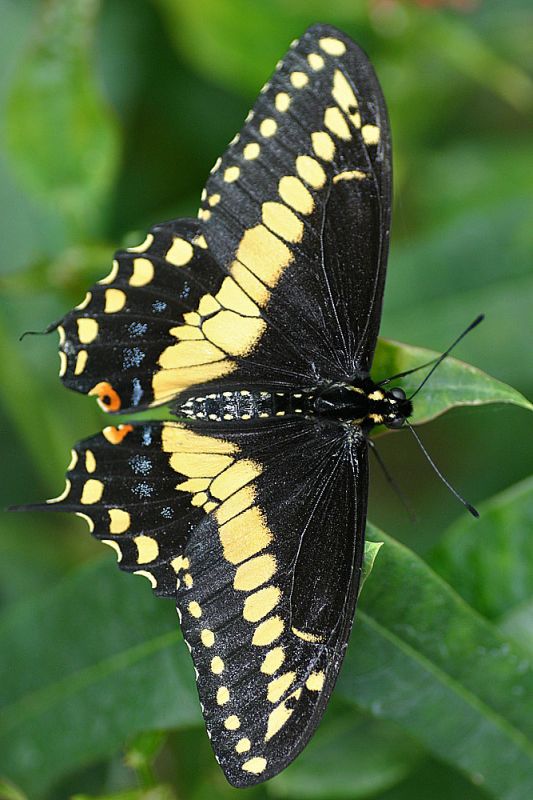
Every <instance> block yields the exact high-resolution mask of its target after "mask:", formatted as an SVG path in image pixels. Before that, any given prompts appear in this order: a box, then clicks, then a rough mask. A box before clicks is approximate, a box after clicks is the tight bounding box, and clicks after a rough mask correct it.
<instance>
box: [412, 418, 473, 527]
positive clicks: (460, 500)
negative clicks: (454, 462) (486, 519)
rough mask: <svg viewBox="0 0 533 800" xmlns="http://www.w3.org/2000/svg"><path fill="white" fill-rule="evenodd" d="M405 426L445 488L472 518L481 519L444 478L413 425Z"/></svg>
mask: <svg viewBox="0 0 533 800" xmlns="http://www.w3.org/2000/svg"><path fill="white" fill-rule="evenodd" d="M405 424H406V425H407V427H408V428H409V430H410V431H411V433H412V434H413V436H414V437H415V439H416V441H417V442H418V446H419V447H420V449H421V450H422V452H423V453H424V455H425V457H426V458H427V460H428V461H429V463H430V464H431V466H432V467H433V469H434V470H435V472H436V473H437V475H438V476H439V478H440V479H441V481H442V482H443V484H444V485H445V486H447V487H448V489H449V490H450V492H451V493H452V494H453V495H455V497H456V498H457V499H458V500H459V502H460V503H462V504H463V505H464V506H465V508H467V509H468V510H469V511H470V513H471V514H472V516H473V517H479V511H478V510H477V509H476V508H474V506H473V505H471V504H470V503H469V502H468V501H467V500H465V499H464V497H462V496H461V495H460V494H459V492H458V491H456V489H454V488H453V486H452V485H451V483H449V482H448V481H447V480H446V478H445V477H444V475H443V474H442V472H441V471H440V469H439V468H438V467H437V465H436V464H435V462H434V461H433V459H432V458H431V456H430V455H429V453H428V451H427V450H426V448H425V447H424V445H423V444H422V441H421V439H420V436H419V435H418V434H417V432H416V431H415V429H414V428H413V426H412V425H411V424H410V423H409V422H408V421H407V420H406V421H405Z"/></svg>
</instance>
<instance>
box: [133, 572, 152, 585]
mask: <svg viewBox="0 0 533 800" xmlns="http://www.w3.org/2000/svg"><path fill="white" fill-rule="evenodd" d="M133 574H134V575H140V576H141V577H142V578H146V580H148V581H150V583H151V585H152V589H155V587H156V586H157V579H156V577H155V575H152V573H151V572H148V571H147V570H145V569H136V570H135V572H134V573H133Z"/></svg>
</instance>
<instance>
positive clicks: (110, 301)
mask: <svg viewBox="0 0 533 800" xmlns="http://www.w3.org/2000/svg"><path fill="white" fill-rule="evenodd" d="M125 305H126V295H125V293H124V292H123V291H122V289H106V291H105V305H104V311H105V313H106V314H115V313H116V312H117V311H122V309H123V308H124V306H125Z"/></svg>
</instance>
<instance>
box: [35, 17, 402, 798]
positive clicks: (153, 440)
mask: <svg viewBox="0 0 533 800" xmlns="http://www.w3.org/2000/svg"><path fill="white" fill-rule="evenodd" d="M390 215H391V144H390V132H389V124H388V120H387V112H386V107H385V102H384V99H383V96H382V93H381V90H380V87H379V84H378V81H377V78H376V76H375V74H374V71H373V69H372V67H371V65H370V63H369V61H368V59H367V57H366V56H365V54H364V53H363V52H362V50H361V49H360V48H359V47H358V46H357V45H356V44H355V43H354V42H353V41H351V39H350V38H348V37H347V36H346V35H345V34H344V33H342V32H340V31H338V30H336V29H335V28H332V27H330V26H327V25H314V26H312V27H311V28H309V29H308V30H307V31H306V32H305V33H304V34H303V36H302V37H301V38H300V39H299V40H298V41H295V42H293V44H292V45H291V48H290V49H289V51H288V53H287V54H286V56H285V57H284V58H283V60H282V61H280V62H279V63H278V65H277V68H276V71H275V72H274V74H273V76H272V78H271V80H270V82H269V83H267V84H266V86H265V87H264V88H263V90H262V91H261V94H260V95H259V98H258V100H257V102H256V104H255V106H254V107H253V110H252V111H251V112H250V114H249V115H248V117H247V118H246V120H245V123H244V126H243V128H242V130H241V132H240V134H238V135H237V136H236V137H235V138H234V139H233V140H232V142H231V143H230V145H229V147H228V149H227V150H226V152H225V154H224V155H223V157H222V158H220V159H218V161H217V162H216V164H215V165H214V167H213V169H212V170H211V174H210V176H209V178H208V180H207V183H206V186H205V189H204V191H203V193H202V197H201V205H200V210H199V212H198V217H197V219H177V220H173V221H170V222H166V223H163V224H160V225H156V226H155V227H154V228H152V230H151V231H150V233H149V234H148V236H147V238H146V240H145V241H144V242H143V243H142V244H141V245H139V246H138V247H130V248H128V249H127V250H122V251H119V252H118V253H117V254H116V257H115V260H114V261H113V266H112V269H111V272H110V274H109V275H108V276H107V277H105V278H104V279H103V280H101V281H99V282H98V283H97V284H95V285H94V286H93V287H92V288H91V289H90V291H89V292H88V293H87V295H86V297H85V299H84V300H83V302H82V303H80V304H79V305H78V306H77V307H76V308H75V309H73V310H72V311H71V312H70V313H68V314H67V315H66V316H65V317H64V318H63V319H62V320H61V321H60V322H58V323H56V324H54V325H53V326H50V329H49V330H57V331H58V333H59V337H60V350H59V355H60V376H61V379H62V381H63V383H64V384H65V385H66V386H67V387H69V388H70V389H74V390H75V391H78V392H82V393H84V394H87V395H90V396H93V397H95V398H96V400H97V401H98V403H99V405H100V406H101V407H102V409H103V410H104V411H106V412H111V413H116V412H133V411H139V410H141V409H146V408H151V407H154V406H159V405H162V404H170V411H171V413H172V415H173V418H172V419H171V420H168V421H154V422H140V423H136V424H135V423H133V422H131V423H130V422H127V423H124V422H122V423H120V424H117V425H109V426H108V427H106V428H104V430H103V431H102V433H100V434H98V435H96V436H93V437H91V438H89V439H86V440H84V441H82V442H79V443H78V444H77V445H76V446H75V448H74V449H73V451H72V460H71V462H70V464H69V466H68V472H67V481H66V487H65V490H64V491H63V493H62V494H61V495H60V496H59V497H57V498H55V499H53V500H50V501H48V503H47V504H46V505H44V504H43V506H39V507H42V508H46V509H48V510H64V511H69V512H75V513H76V514H78V515H79V516H81V517H83V518H84V519H85V520H86V521H87V523H88V525H89V528H90V530H91V532H92V533H93V534H94V535H95V536H96V537H97V538H98V539H100V540H101V541H103V542H104V543H105V544H107V545H109V546H110V547H112V548H113V550H115V552H116V555H117V558H118V561H119V566H120V568H121V569H123V570H126V571H127V572H132V573H134V574H137V575H143V576H145V577H146V578H147V579H148V580H149V581H150V583H151V585H152V587H153V590H154V593H155V594H156V595H158V596H160V597H166V598H172V599H173V600H175V602H176V604H177V610H178V615H179V619H180V623H181V629H182V631H183V636H184V639H185V642H186V644H187V646H188V648H189V650H190V652H191V654H192V659H193V662H194V666H195V671H196V676H197V686H198V693H199V696H200V701H201V705H202V710H203V714H204V718H205V724H206V728H207V732H208V735H209V738H210V739H211V743H212V746H213V749H214V752H215V755H216V758H217V760H218V762H219V763H220V765H221V767H222V769H223V771H224V773H225V775H226V777H227V779H228V780H229V781H230V783H232V784H233V785H234V786H242V787H244V786H250V785H253V784H255V783H259V782H261V781H264V780H266V779H268V778H270V777H272V776H273V775H275V774H277V773H278V772H280V771H281V770H282V769H283V768H284V767H285V766H286V765H287V764H289V763H290V762H291V761H292V760H293V759H294V758H295V757H296V756H297V755H298V753H299V752H300V751H301V750H302V748H303V747H304V746H305V744H306V743H307V741H308V740H309V738H310V737H311V736H312V734H313V732H314V731H315V729H316V727H317V725H318V723H319V721H320V719H321V717H322V715H323V713H324V710H325V707H326V704H327V702H328V699H329V697H330V695H331V692H332V689H333V686H334V684H335V681H336V678H337V676H338V673H339V669H340V666H341V664H342V660H343V657H344V654H345V651H346V647H347V643H348V638H349V635H350V630H351V627H352V621H353V616H354V610H355V605H356V601H357V594H358V586H359V580H360V575H361V565H362V557H363V549H364V534H365V522H366V514H367V484H368V464H367V460H368V455H367V453H368V441H369V439H368V437H369V433H370V431H371V429H372V428H373V427H374V426H375V425H377V424H380V423H383V424H385V425H387V426H389V427H391V428H394V427H400V426H401V425H402V424H403V423H404V422H405V421H406V419H407V418H408V417H409V415H410V414H411V412H412V405H411V402H410V400H409V399H407V398H406V397H405V394H404V392H403V391H402V390H401V389H398V388H395V389H392V390H390V391H388V390H385V389H384V388H383V387H382V386H380V385H378V384H376V383H374V382H373V381H372V379H371V378H370V369H371V366H372V359H373V355H374V349H375V346H376V340H377V336H378V330H379V324H380V317H381V306H382V296H383V287H384V281H385V270H386V262H387V252H388V241H389V228H390ZM34 508H35V506H34Z"/></svg>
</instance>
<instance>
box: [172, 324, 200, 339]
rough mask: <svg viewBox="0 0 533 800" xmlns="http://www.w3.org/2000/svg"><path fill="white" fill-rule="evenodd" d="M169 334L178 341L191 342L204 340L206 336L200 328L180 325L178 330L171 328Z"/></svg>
mask: <svg viewBox="0 0 533 800" xmlns="http://www.w3.org/2000/svg"><path fill="white" fill-rule="evenodd" d="M169 333H170V334H171V335H172V336H175V337H176V339H181V340H182V341H183V340H185V339H186V340H191V339H195V340H198V339H203V338H204V335H203V333H202V331H201V330H200V328H197V327H196V326H193V325H178V326H177V327H176V328H171V329H170V330H169Z"/></svg>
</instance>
